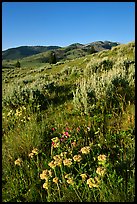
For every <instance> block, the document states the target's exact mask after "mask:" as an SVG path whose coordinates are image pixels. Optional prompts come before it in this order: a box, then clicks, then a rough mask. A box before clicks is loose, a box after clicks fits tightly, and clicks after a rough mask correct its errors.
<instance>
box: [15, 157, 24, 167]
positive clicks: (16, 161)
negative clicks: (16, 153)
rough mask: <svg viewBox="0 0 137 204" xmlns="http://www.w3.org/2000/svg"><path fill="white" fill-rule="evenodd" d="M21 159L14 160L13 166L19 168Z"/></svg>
mask: <svg viewBox="0 0 137 204" xmlns="http://www.w3.org/2000/svg"><path fill="white" fill-rule="evenodd" d="M22 162H23V161H22V159H21V158H18V159H17V160H15V162H14V163H15V165H17V166H21V164H22Z"/></svg>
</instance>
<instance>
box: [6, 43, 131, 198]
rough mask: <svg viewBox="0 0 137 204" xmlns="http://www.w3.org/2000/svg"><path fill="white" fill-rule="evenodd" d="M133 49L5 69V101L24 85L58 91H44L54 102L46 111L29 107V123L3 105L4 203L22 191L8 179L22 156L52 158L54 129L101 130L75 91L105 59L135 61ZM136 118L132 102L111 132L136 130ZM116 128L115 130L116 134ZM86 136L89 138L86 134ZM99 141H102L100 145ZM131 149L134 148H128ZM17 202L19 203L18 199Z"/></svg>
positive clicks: (124, 47)
mask: <svg viewBox="0 0 137 204" xmlns="http://www.w3.org/2000/svg"><path fill="white" fill-rule="evenodd" d="M133 50H134V43H130V44H127V45H120V46H117V47H115V48H113V49H112V50H109V51H102V52H99V53H96V54H93V55H87V56H85V57H81V58H77V59H75V60H70V61H65V62H64V63H63V64H59V65H50V64H46V63H45V64H44V63H38V64H36V63H33V59H32V62H29V63H25V62H24V64H23V63H22V67H21V68H16V69H12V68H11V69H6V68H5V69H3V70H2V78H3V80H2V87H3V99H5V100H7V98H8V97H10V96H11V100H12V99H13V94H12V92H13V90H18V87H20V86H22V87H23V88H28V89H34V88H36V87H37V88H38V89H39V90H43V87H44V86H46V84H50V83H52V82H54V84H55V85H56V89H54V87H52V89H51V90H50V89H49V92H48V93H46V92H44V94H45V96H46V97H47V98H48V99H49V102H51V103H49V104H48V105H47V106H46V108H43V109H42V110H41V111H40V110H39V108H37V111H36V112H35V111H34V112H33V111H32V110H31V109H30V106H29V104H28V106H26V108H27V110H26V111H24V112H23V116H24V117H26V118H27V117H28V118H30V120H27V119H26V120H25V123H23V122H21V119H22V120H23V118H21V119H19V118H17V119H16V120H15V118H14V114H15V109H13V116H12V115H11V116H8V113H9V111H10V110H11V107H8V106H7V107H6V106H3V116H4V117H3V150H2V151H3V174H4V176H3V183H5V184H3V200H12V199H11V198H12V197H14V196H15V197H16V196H17V195H16V193H17V192H18V189H16V190H15V189H14V190H10V188H15V186H14V184H13V183H12V182H10V181H8V180H7V178H8V177H9V178H10V179H12V177H13V176H14V174H13V175H12V174H10V169H11V168H12V166H13V161H14V160H15V159H16V158H18V157H24V158H26V157H27V155H28V153H29V152H30V151H31V149H32V148H33V147H37V148H41V149H44V151H46V153H47V155H48V154H49V151H48V150H45V144H46V143H47V145H50V141H49V139H50V138H48V134H49V135H50V130H51V128H52V127H55V128H56V129H57V130H58V133H59V132H60V133H61V132H62V131H64V130H65V128H66V127H69V128H70V129H71V130H72V132H73V130H74V129H76V128H77V127H81V128H82V129H83V130H84V131H86V128H87V126H88V127H93V124H95V126H94V128H95V131H97V128H98V125H99V123H98V122H95V118H94V117H93V116H91V115H90V114H87V115H85V114H84V113H81V112H80V111H76V110H75V106H74V103H73V100H72V98H73V94H72V91H73V90H76V87H77V82H78V81H79V79H81V78H83V74H84V73H86V71H87V73H88V69H89V68H90V67H92V65H94V64H95V65H96V64H97V63H100V62H101V61H102V60H103V59H109V60H112V61H113V62H116V61H118V60H120V59H125V60H131V61H134V54H133V53H134V52H133ZM19 90H20V89H19ZM19 90H18V91H19ZM42 93H43V92H42ZM46 94H47V95H46ZM15 103H16V101H15ZM100 107H101V105H99V108H100ZM16 108H17V107H16ZM97 115H98V117H101V116H100V115H99V114H97ZM133 117H134V103H131V104H128V105H127V108H126V110H125V111H124V112H123V114H122V117H112V118H110V119H109V120H108V121H109V123H108V129H109V130H111V131H112V133H114V132H116V133H117V130H118V132H119V133H120V131H126V130H129V128H131V129H133V128H134V122H133V120H132V118H133ZM127 118H129V120H127ZM118 128H119V129H118ZM113 129H114V130H115V131H114V132H113ZM84 134H85V135H86V133H84ZM83 137H84V136H83ZM129 140H130V139H129ZM129 140H128V138H126V137H125V145H128V142H130V141H129ZM15 141H16V143H15ZM82 141H83V145H84V144H85V143H86V141H84V139H83V140H82ZM97 141H98V139H97V140H96V142H97ZM100 144H101V145H103V144H104V141H103V139H102V140H100ZM107 145H108V147H109V145H111V144H109V142H108V144H107ZM49 147H50V146H49ZM109 148H111V147H109ZM127 148H130V147H129V146H128V147H127ZM131 157H132V156H131ZM6 172H7V173H6ZM12 185H13V187H12ZM15 185H16V183H15ZM31 197H32V198H31ZM19 199H21V198H19ZM33 199H34V197H33V195H31V196H30V201H34V200H37V198H36V199H34V200H33ZM123 199H124V198H123ZM132 199H133V198H131V200H132ZM113 200H114V199H113ZM129 200H130V198H129ZM15 201H17V199H16V198H15Z"/></svg>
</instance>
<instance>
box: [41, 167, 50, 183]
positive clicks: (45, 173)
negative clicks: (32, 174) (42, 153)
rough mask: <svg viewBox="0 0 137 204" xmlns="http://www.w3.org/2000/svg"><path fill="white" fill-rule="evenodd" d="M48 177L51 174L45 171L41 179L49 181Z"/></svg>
mask: <svg viewBox="0 0 137 204" xmlns="http://www.w3.org/2000/svg"><path fill="white" fill-rule="evenodd" d="M48 176H49V172H48V170H47V169H46V170H44V171H43V172H42V174H40V178H41V179H45V180H46V179H47V178H48Z"/></svg>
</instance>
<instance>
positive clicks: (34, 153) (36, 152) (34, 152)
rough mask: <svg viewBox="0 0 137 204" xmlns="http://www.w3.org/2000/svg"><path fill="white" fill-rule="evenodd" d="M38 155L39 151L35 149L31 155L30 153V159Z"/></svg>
mask: <svg viewBox="0 0 137 204" xmlns="http://www.w3.org/2000/svg"><path fill="white" fill-rule="evenodd" d="M37 154H38V149H37V148H34V149H33V150H32V152H31V153H29V157H31V158H33V156H34V155H37Z"/></svg>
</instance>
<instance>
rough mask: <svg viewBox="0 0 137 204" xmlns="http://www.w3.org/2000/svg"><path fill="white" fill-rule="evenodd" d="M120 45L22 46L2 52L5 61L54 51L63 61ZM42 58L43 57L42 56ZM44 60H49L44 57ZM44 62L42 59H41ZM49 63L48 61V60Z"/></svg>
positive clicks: (112, 43)
mask: <svg viewBox="0 0 137 204" xmlns="http://www.w3.org/2000/svg"><path fill="white" fill-rule="evenodd" d="M119 44H120V43H118V42H110V41H104V42H103V41H96V42H92V43H89V44H80V43H73V44H71V45H69V46H67V47H59V46H20V47H16V48H10V49H7V50H5V51H2V59H3V60H17V59H23V58H25V57H29V56H33V55H38V54H41V53H43V54H45V53H46V52H48V53H49V51H54V52H55V54H56V56H57V60H58V61H59V60H62V59H73V58H76V57H82V56H85V55H87V54H91V52H92V51H93V48H94V51H95V52H99V51H102V50H105V49H111V48H112V47H113V46H117V45H119ZM40 56H41V55H40ZM44 59H47V58H45V57H44ZM41 60H42V59H41ZM47 61H48V60H47Z"/></svg>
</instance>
